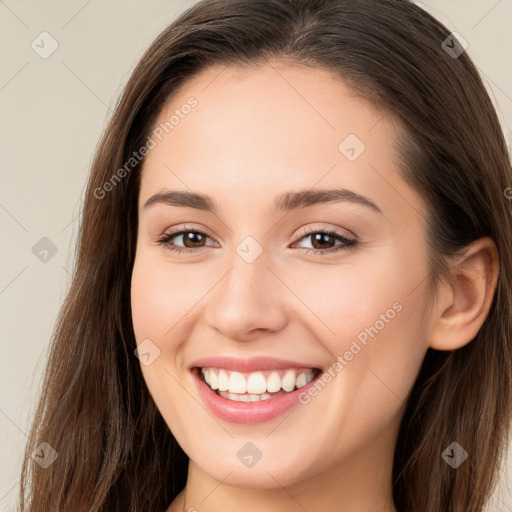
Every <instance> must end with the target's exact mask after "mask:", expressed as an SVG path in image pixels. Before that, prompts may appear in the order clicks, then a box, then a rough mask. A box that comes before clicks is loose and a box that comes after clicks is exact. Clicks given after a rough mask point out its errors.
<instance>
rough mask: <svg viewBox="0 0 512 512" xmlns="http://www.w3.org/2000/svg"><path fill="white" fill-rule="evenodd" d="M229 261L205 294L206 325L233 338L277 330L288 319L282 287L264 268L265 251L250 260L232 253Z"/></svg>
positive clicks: (246, 338)
mask: <svg viewBox="0 0 512 512" xmlns="http://www.w3.org/2000/svg"><path fill="white" fill-rule="evenodd" d="M230 263H231V266H230V268H229V270H228V271H227V273H224V276H223V277H222V278H221V279H220V281H219V282H218V284H217V285H216V286H215V287H214V288H213V289H212V290H211V292H210V294H208V295H209V300H208V302H207V305H206V307H205V319H206V322H207V324H208V326H209V327H210V328H213V329H215V330H216V331H218V332H219V333H221V334H222V335H223V336H225V337H227V338H229V339H231V340H234V341H249V340H251V339H254V338H255V337H256V336H260V335H261V334H262V333H265V332H276V331H279V330H281V329H282V328H283V327H284V326H285V325H286V324H287V322H288V314H287V308H286V295H287V294H286V287H285V286H284V285H283V283H282V281H281V280H280V279H279V278H278V277H276V273H278V272H276V271H273V270H271V269H270V268H269V267H268V265H267V258H266V257H265V252H263V253H262V254H261V255H260V256H259V257H258V258H257V259H256V260H254V261H252V262H251V263H248V262H246V261H245V260H244V259H243V258H241V257H240V256H239V255H238V254H237V253H236V252H234V254H233V257H232V258H231V259H230ZM288 295H289V293H288Z"/></svg>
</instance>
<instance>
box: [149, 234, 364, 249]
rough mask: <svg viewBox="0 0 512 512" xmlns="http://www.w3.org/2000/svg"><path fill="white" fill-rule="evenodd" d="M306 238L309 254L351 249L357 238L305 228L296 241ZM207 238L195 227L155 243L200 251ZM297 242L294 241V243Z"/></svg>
mask: <svg viewBox="0 0 512 512" xmlns="http://www.w3.org/2000/svg"><path fill="white" fill-rule="evenodd" d="M308 238H310V239H311V241H312V246H313V247H312V248H308V247H305V248H304V247H303V249H305V251H306V254H309V253H310V252H311V251H312V252H313V254H326V253H332V252H338V251H341V250H346V249H352V248H354V247H355V246H356V245H357V240H355V239H353V238H348V237H347V236H345V235H343V234H341V233H338V232H336V231H328V230H324V229H315V230H311V229H309V230H305V231H303V233H302V236H301V237H300V238H299V240H298V242H300V241H301V240H306V239H308ZM175 239H176V240H181V242H182V243H183V244H184V245H183V246H182V245H176V243H175V242H174V240H175ZM207 239H210V240H211V238H210V237H209V236H208V235H207V234H206V233H204V232H203V231H199V230H197V229H181V230H177V231H171V232H170V233H165V234H164V235H163V236H162V237H160V238H159V239H158V240H157V243H159V244H160V245H163V246H165V247H166V248H167V249H169V250H170V251H175V252H189V253H190V252H197V251H200V250H201V249H202V248H203V247H208V246H207V245H206V240H207ZM298 242H295V243H294V245H296V244H297V243H298ZM336 242H339V244H338V245H334V246H333V247H331V245H332V244H333V243H334V244H335V243H336Z"/></svg>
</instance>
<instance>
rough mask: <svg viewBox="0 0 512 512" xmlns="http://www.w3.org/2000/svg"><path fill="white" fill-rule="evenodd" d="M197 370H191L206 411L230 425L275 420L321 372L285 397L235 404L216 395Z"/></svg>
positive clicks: (311, 384)
mask: <svg viewBox="0 0 512 512" xmlns="http://www.w3.org/2000/svg"><path fill="white" fill-rule="evenodd" d="M200 371H201V370H199V369H198V368H195V369H193V371H192V374H193V376H194V380H195V382H196V386H197V389H198V391H199V395H200V396H201V398H202V399H203V401H204V403H205V405H206V407H207V409H208V410H209V411H210V412H211V413H213V414H214V415H215V416H216V417H217V418H220V419H221V420H225V421H229V422H231V423H242V424H249V423H262V422H264V421H269V420H272V419H274V418H277V417H278V416H280V415H281V414H284V413H285V412H286V411H288V410H289V409H291V408H292V407H295V406H297V405H298V404H299V403H300V402H299V395H300V394H301V393H304V392H307V390H308V388H310V387H311V386H314V384H315V382H316V380H317V379H318V377H319V376H320V375H321V372H319V373H318V375H317V376H316V377H315V378H314V379H313V380H312V381H311V382H310V383H309V384H306V385H305V386H303V387H301V388H299V389H296V390H295V391H291V392H290V393H286V394H285V395H280V396H276V397H274V398H269V399H267V400H259V401H258V402H235V401H234V400H229V399H227V398H223V397H221V396H220V395H218V394H217V393H216V392H215V391H213V390H212V389H210V387H209V386H208V385H207V384H206V383H205V382H204V381H203V380H202V379H201V378H200V377H199V372H200Z"/></svg>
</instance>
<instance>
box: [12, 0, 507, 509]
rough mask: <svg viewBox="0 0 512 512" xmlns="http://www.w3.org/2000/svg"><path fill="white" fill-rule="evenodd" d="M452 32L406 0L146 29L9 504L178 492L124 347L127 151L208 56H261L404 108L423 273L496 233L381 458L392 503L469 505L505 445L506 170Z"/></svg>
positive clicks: (149, 403)
mask: <svg viewBox="0 0 512 512" xmlns="http://www.w3.org/2000/svg"><path fill="white" fill-rule="evenodd" d="M449 37H450V31H449V30H448V29H447V28H446V27H445V26H444V25H442V24H441V23H440V22H438V21H437V20H435V19H434V18H433V17H432V16H430V15H429V14H427V13H426V12H425V11H423V10H422V9H420V8H419V7H418V6H416V5H415V4H413V3H412V2H409V1H407V0H205V1H202V2H199V3H197V4H195V5H194V6H192V7H191V8H190V9H188V10H187V11H185V12H184V13H183V14H182V15H181V16H179V17H178V19H177V20H176V21H174V23H172V24H171V25H170V26H169V27H168V28H167V29H166V30H164V32H162V33H161V34H160V35H159V36H158V38H157V39H156V40H155V41H154V42H153V44H152V45H151V46H150V47H149V49H148V50H147V51H146V53H145V54H144V55H143V57H142V58H141V60H140V62H139V63H138V65H137V66H136V68H135V70H134V71H133V73H132V75H131V77H130V80H129V82H128V84H127V85H126V87H125V89H124V92H123V94H122V96H121V98H120V100H119V102H118V104H117V106H116V109H115V113H114V114H113V117H112V118H111V120H110V121H109V124H108V126H107V128H106V130H105V132H104V134H103V137H102V139H101V141H100V144H99V146H98V148H97V151H96V155H95V158H94V161H93V164H92V169H91V173H90V177H89V182H88V187H87V191H86V195H85V201H84V206H83V212H82V219H81V225H80V233H79V238H78V250H77V259H76V264H75V269H74V275H73V280H72V284H71V287H70V290H69V292H68V295H67V297H66V299H65V301H64V304H63V306H62V310H61V312H60V316H59V318H58V322H57V324H56V327H55V331H54V334H53V339H52V345H51V353H50V356H49V361H48V366H47V371H46V374H45V377H44V382H43V385H42V392H41V396H40V399H39V403H38V407H37V411H36V413H35V417H34V423H33V426H32V430H31V435H30V440H29V442H28V444H27V448H26V454H25V459H24V463H23V468H22V482H21V489H20V504H21V510H22V511H23V512H43V511H51V512H58V511H66V512H67V511H71V510H72V511H74V512H89V511H104V512H106V511H119V512H121V511H122V512H126V511H133V512H148V511H150V510H155V511H158V510H164V509H165V508H166V507H167V506H168V505H169V503H170V502H171V501H172V500H173V498H174V497H175V496H176V495H177V494H178V493H179V492H180V490H181V489H182V488H183V487H184V485H185V483H186V472H187V465H188V458H187V457H186V455H185V454H184V453H183V451H182V450H181V448H180V447H179V446H178V444H177V442H176V440H175V439H174V437H173V435H172V434H171V432H170V431H169V428H168V427H167V425H166V424H165V422H164V420H163V418H162V416H161V415H160V413H159V411H158V410H157V408H156V406H155V404H154V402H153V400H152V398H151V396H150V394H149V392H148V389H147V387H146V385H145V382H144V380H143V377H142V372H141V369H140V363H139V361H138V359H137V357H135V355H134V349H135V347H136V343H135V339H134V334H133V327H132V319H131V314H130V292H129V290H130V278H131V271H132V266H133V262H134V256H135V241H136V232H137V199H138V191H139V178H140V170H141V165H142V163H143V159H142V160H141V161H137V162H133V161H131V160H130V158H133V152H134V151H137V150H138V149H139V148H141V147H142V146H143V145H144V143H145V141H146V140H147V137H148V136H149V134H150V133H151V130H152V126H153V123H154V122H155V119H156V116H157V115H158V114H159V112H160V111H161V109H162V106H163V105H164V104H165V102H166V101H168V100H169V98H171V97H172V95H173V94H174V93H175V92H176V91H177V90H178V88H179V87H182V86H183V85H186V81H187V79H188V78H190V77H191V76H193V75H195V74H197V73H198V72H199V71H200V70H202V69H204V68H206V67H207V66H209V65H212V64H221V65H238V66H240V65H243V66H245V65H247V66H251V65H254V64H255V63H261V62H263V63H264V62H268V61H269V59H281V60H283V61H285V60H287V61H290V62H292V61H295V62H300V63H303V64H306V65H310V66H314V67H318V68H323V69H328V70H332V71H333V72H335V73H337V74H338V75H339V76H340V77H341V78H342V79H344V80H345V81H346V82H347V83H348V84H349V85H351V86H352V87H354V88H355V89H357V90H358V91H360V92H362V93H363V94H364V95H365V96H366V97H367V98H369V99H370V100H371V101H373V102H375V104H379V105H381V106H385V108H386V109H388V111H389V112H390V113H392V115H394V116H396V117H397V118H398V119H399V120H400V122H401V126H402V127H403V131H404V136H403V138H402V139H400V141H398V142H399V145H400V148H401V162H402V164H401V167H400V172H401V173H402V175H403V177H404V178H405V179H406V180H407V182H408V183H409V184H410V185H411V186H412V187H413V188H414V189H415V190H416V191H417V192H418V193H419V194H421V195H422V197H424V198H425V200H426V201H427V203H428V204H429V207H430V218H429V219H428V222H429V235H428V236H429V243H430V248H431V254H430V259H431V261H430V264H431V270H432V273H431V278H432V282H433V283H434V284H435V283H436V282H438V281H437V280H438V279H440V278H441V277H443V276H446V275H447V273H448V271H449V268H448V266H447V263H446V262H447V258H446V257H447V256H449V255H453V254H455V253H457V252H458V251H460V250H461V249H463V248H464V246H466V245H467V244H468V243H469V242H471V241H473V240H476V239H477V238H480V237H483V236H490V237H491V238H492V239H493V240H494V241H495V243H496V245H497V248H498V252H499V265H500V273H499V278H498V283H497V289H496V292H495V295H494V300H493V303H492V306H491V310H490V312H489V315H488V317H487V318H486V320H485V322H484V325H483V326H482V328H481V330H480V331H479V333H478V335H477V336H476V337H475V339H474V340H472V341H471V342H470V343H468V344H467V345H466V346H464V347H463V348H461V349H459V350H455V351H438V350H433V349H428V351H427V354H426V357H425V360H424V363H423V365H422V368H421V370H420V373H419V375H418V378H417V380H416V382H415V384H414V387H413V389H412V392H411V394H410V396H409V398H408V402H407V406H406V412H405V415H404V418H403V421H402V425H401V429H400V433H399V436H398V441H397V445H396V451H395V458H394V469H393V477H394V478H393V497H394V501H395V505H396V508H397V510H398V511H399V512H411V511H414V512H434V511H435V512H438V511H443V512H462V511H463V512H481V511H482V510H483V507H484V505H485V503H486V502H487V500H488V498H489V497H490V495H491V493H492V491H493V490H494V486H495V484H496V481H497V476H498V474H499V473H498V470H499V464H500V462H501V460H502V456H503V454H504V453H505V450H506V448H507V446H508V443H509V441H510V439H509V436H510V422H511V417H512V282H511V276H512V246H511V243H512V242H511V239H512V237H511V234H512V201H511V200H510V199H507V197H506V196H507V193H506V191H507V190H508V191H512V189H511V188H509V187H512V183H511V181H512V178H511V169H510V162H509V156H508V153H507V148H506V145H505V141H504V137H503V133H502V131H501V129H500V125H499V122H498V119H497V116H496V112H495V110H494V108H493V105H492V103H491V101H490V99H489V96H488V94H487V93H486V90H485V87H484V85H483V84H482V81H481V79H480V77H479V75H478V72H477V70H476V68H475V66H474V65H473V63H472V62H471V60H470V58H469V56H468V54H467V52H462V53H461V54H460V55H459V56H458V57H457V56H456V55H454V54H453V52H452V53H450V51H449V49H448V48H447V45H446V41H447V40H448V41H450V43H449V45H448V46H449V47H450V48H455V49H456V50H457V49H459V50H462V48H460V45H458V43H457V42H456V41H455V40H452V39H447V38H449ZM129 161H131V164H130V165H129V166H126V162H129ZM123 166H124V169H125V172H124V173H121V172H118V171H119V170H120V169H121V168H123ZM115 176H117V178H116V177H115ZM107 182H109V183H110V186H108V187H106V186H105V183H107ZM508 195H509V194H508ZM43 442H46V443H48V444H49V445H50V446H51V447H52V448H53V449H54V450H55V451H56V452H57V454H58V458H57V459H56V460H55V461H54V462H53V464H51V465H50V466H49V467H47V468H46V469H43V468H42V467H40V465H39V464H37V463H36V462H34V460H33V459H32V457H31V454H32V453H33V451H34V450H35V449H36V448H37V447H38V446H39V445H40V444H41V443H43ZM452 442H457V443H458V444H459V445H461V446H462V447H463V448H464V449H465V450H466V451H467V452H468V454H469V457H468V459H467V460H466V461H465V462H464V463H463V464H462V465H461V466H460V467H459V468H458V469H456V470H454V469H453V468H452V467H450V466H449V465H448V464H447V463H446V462H445V461H444V460H443V458H442V457H441V454H442V452H443V450H444V449H445V448H446V447H447V446H449V445H450V444H451V443H452ZM45 446H46V445H45Z"/></svg>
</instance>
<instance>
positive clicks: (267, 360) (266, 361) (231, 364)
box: [190, 356, 318, 373]
mask: <svg viewBox="0 0 512 512" xmlns="http://www.w3.org/2000/svg"><path fill="white" fill-rule="evenodd" d="M190 367H191V368H194V367H195V368H210V367H213V368H223V369H225V370H232V371H238V372H247V373H249V372H257V371H260V370H279V369H286V368H318V367H317V366H311V365H310V364H308V363H300V362H297V361H288V360H286V359H276V358H275V357H263V356H260V357H251V358H245V359H241V358H237V357H232V356H212V357H204V358H201V359H198V360H196V361H194V362H193V363H192V364H191V365H190Z"/></svg>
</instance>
